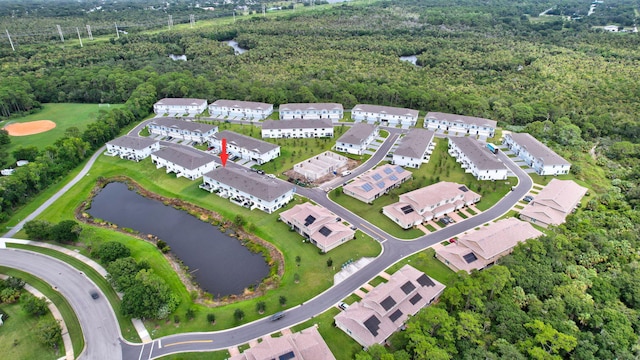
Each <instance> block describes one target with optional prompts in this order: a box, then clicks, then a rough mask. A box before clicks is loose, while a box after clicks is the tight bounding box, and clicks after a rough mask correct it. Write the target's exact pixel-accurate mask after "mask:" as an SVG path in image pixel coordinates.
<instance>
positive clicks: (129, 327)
mask: <svg viewBox="0 0 640 360" xmlns="http://www.w3.org/2000/svg"><path fill="white" fill-rule="evenodd" d="M7 247H10V248H16V249H23V250H29V251H33V252H38V253H41V254H45V255H48V256H51V257H54V258H56V259H58V260H61V261H64V262H65V263H67V264H69V265H71V266H73V267H75V268H76V269H78V270H80V271H82V272H83V273H84V274H85V275H87V276H88V277H89V279H91V281H93V282H94V283H95V284H96V285H97V286H98V287H100V289H101V290H102V292H103V293H104V294H105V296H106V297H107V299H108V300H109V303H111V307H112V308H113V311H114V312H115V314H116V317H117V319H118V324H119V325H120V331H121V332H122V337H124V338H125V339H126V340H128V341H131V342H141V340H140V337H139V336H138V332H137V331H136V329H135V328H134V327H133V323H132V322H131V319H129V318H128V317H125V316H123V315H121V313H120V298H119V297H118V294H116V292H115V290H113V288H112V287H111V285H110V284H109V282H107V280H106V279H105V278H103V277H102V275H100V274H99V273H98V272H97V271H96V270H94V269H93V268H92V267H91V266H89V265H87V264H85V263H84V262H82V261H81V260H78V259H76V258H74V257H72V256H69V255H66V254H63V253H61V252H59V251H56V250H53V249H49V248H43V247H40V246H33V245H25V244H15V243H7Z"/></svg>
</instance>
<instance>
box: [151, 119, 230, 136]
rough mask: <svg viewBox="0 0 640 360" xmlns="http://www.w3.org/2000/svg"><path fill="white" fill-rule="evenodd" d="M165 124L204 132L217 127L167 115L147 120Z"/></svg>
mask: <svg viewBox="0 0 640 360" xmlns="http://www.w3.org/2000/svg"><path fill="white" fill-rule="evenodd" d="M152 124H153V125H157V126H165V127H168V128H174V129H180V130H188V131H191V132H199V133H202V134H205V133H207V132H209V131H211V130H215V129H217V128H218V127H217V126H214V125H209V124H203V123H199V122H195V121H186V120H179V119H174V118H168V117H157V118H154V119H153V120H151V122H149V125H152Z"/></svg>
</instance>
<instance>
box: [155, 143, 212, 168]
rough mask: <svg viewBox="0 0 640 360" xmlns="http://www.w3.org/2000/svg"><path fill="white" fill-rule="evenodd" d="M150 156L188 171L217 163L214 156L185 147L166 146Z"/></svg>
mask: <svg viewBox="0 0 640 360" xmlns="http://www.w3.org/2000/svg"><path fill="white" fill-rule="evenodd" d="M152 156H157V157H159V158H161V159H164V160H166V161H168V162H171V163H173V164H176V165H178V166H181V167H183V168H185V169H188V170H194V169H197V168H199V167H201V166H204V165H206V164H209V163H211V162H216V163H217V161H216V160H217V158H216V157H215V156H213V155H210V154H207V153H205V152H203V151H199V150H196V149H190V148H188V147H185V146H168V147H165V148H162V149H160V150H158V151H156V152H154V153H153V154H152Z"/></svg>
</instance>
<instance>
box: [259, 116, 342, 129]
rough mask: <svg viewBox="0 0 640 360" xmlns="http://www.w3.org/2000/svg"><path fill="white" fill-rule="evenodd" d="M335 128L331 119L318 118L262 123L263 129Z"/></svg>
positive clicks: (266, 121)
mask: <svg viewBox="0 0 640 360" xmlns="http://www.w3.org/2000/svg"><path fill="white" fill-rule="evenodd" d="M322 128H333V122H332V121H331V119H318V120H304V119H291V120H265V121H264V122H263V123H262V129H263V130H270V129H322Z"/></svg>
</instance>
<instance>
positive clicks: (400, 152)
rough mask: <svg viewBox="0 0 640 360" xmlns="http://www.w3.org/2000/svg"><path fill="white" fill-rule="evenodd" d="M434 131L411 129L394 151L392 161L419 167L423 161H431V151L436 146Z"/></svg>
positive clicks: (395, 163)
mask: <svg viewBox="0 0 640 360" xmlns="http://www.w3.org/2000/svg"><path fill="white" fill-rule="evenodd" d="M433 135H434V133H433V131H430V130H424V129H411V130H409V132H408V133H407V135H405V136H404V137H403V138H402V139H401V140H400V145H398V147H397V148H396V150H395V151H394V152H393V158H392V160H391V162H392V163H393V164H394V165H400V166H404V167H410V168H415V169H417V168H419V167H420V165H422V164H423V163H427V162H429V158H430V157H431V152H432V151H433V148H434V147H435V143H434V142H433Z"/></svg>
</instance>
